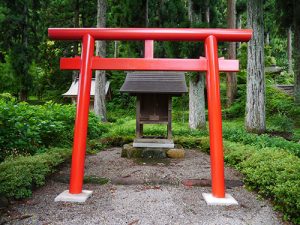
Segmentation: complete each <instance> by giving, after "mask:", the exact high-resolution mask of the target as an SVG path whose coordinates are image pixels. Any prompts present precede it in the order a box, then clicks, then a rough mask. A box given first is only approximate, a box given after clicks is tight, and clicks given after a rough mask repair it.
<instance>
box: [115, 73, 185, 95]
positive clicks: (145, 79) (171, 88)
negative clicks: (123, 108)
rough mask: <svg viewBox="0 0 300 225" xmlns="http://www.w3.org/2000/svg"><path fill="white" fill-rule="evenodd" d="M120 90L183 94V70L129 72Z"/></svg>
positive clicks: (132, 92) (133, 92)
mask: <svg viewBox="0 0 300 225" xmlns="http://www.w3.org/2000/svg"><path fill="white" fill-rule="evenodd" d="M120 91H121V92H127V93H131V94H135V93H161V94H174V95H178V94H183V93H187V87H186V82H185V76H184V73H183V72H165V71H164V72H156V71H155V72H150V71H147V72H144V71H139V72H129V73H127V76H126V79H125V82H124V84H123V86H122V87H121V89H120Z"/></svg>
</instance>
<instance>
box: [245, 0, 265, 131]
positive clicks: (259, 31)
mask: <svg viewBox="0 0 300 225" xmlns="http://www.w3.org/2000/svg"><path fill="white" fill-rule="evenodd" d="M247 26H248V28H251V29H253V37H252V39H251V40H250V42H249V43H248V56H247V57H248V63H247V102H246V121H245V125H246V129H247V130H248V131H250V132H255V133H263V132H264V131H265V129H266V118H265V78H264V20H263V0H249V1H248V5H247Z"/></svg>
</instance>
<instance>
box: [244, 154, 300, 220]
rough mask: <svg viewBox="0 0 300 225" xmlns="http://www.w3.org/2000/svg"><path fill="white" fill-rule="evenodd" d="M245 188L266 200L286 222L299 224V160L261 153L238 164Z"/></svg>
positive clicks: (289, 156) (288, 156)
mask: <svg viewBox="0 0 300 225" xmlns="http://www.w3.org/2000/svg"><path fill="white" fill-rule="evenodd" d="M240 167H241V171H242V173H243V174H245V175H246V179H245V181H246V183H247V184H248V186H250V187H251V188H253V189H254V190H257V191H258V193H259V194H261V195H263V196H265V197H268V198H269V197H271V198H272V199H273V201H274V203H275V206H276V208H277V209H279V210H280V211H283V212H284V213H285V216H286V217H287V218H288V219H291V218H293V219H294V222H296V223H298V224H300V218H299V212H300V159H299V158H297V157H296V156H294V155H292V154H289V153H287V152H285V151H274V150H273V149H263V150H261V151H257V152H255V153H254V154H253V155H251V156H250V157H249V158H248V159H247V160H245V161H243V162H242V163H241V164H240Z"/></svg>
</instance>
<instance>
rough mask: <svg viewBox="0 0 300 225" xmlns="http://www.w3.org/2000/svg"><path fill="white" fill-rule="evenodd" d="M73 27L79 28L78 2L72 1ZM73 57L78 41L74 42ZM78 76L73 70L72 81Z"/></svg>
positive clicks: (75, 53)
mask: <svg viewBox="0 0 300 225" xmlns="http://www.w3.org/2000/svg"><path fill="white" fill-rule="evenodd" d="M74 27H79V0H74ZM73 53H74V55H78V41H75V42H74V49H73ZM78 75H79V71H78V70H73V73H72V80H73V81H75V80H76V79H77V77H78Z"/></svg>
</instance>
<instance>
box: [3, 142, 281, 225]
mask: <svg viewBox="0 0 300 225" xmlns="http://www.w3.org/2000/svg"><path fill="white" fill-rule="evenodd" d="M69 169H70V165H69V164H68V163H66V164H65V165H64V166H63V167H62V168H61V170H60V171H59V172H58V173H56V174H54V175H53V176H51V177H50V178H49V179H48V181H47V184H46V185H45V186H44V187H42V188H40V189H38V190H36V191H35V192H34V193H33V197H32V198H30V199H26V200H23V201H21V202H15V203H13V204H12V206H11V207H10V208H9V210H8V211H7V213H6V214H5V216H4V217H3V218H2V223H3V224H41V225H46V224H113V225H122V224H127V225H138V224H143V225H144V224H145V225H147V224H155V225H156V224H157V225H160V224H163V225H167V224H170V225H175V224H180V225H181V224H189V225H192V224H201V225H213V224H215V225H223V224H224V225H225V224H226V225H233V224H234V225H246V224H247V225H254V224H257V225H258V224H263V225H276V224H283V223H282V221H281V219H280V218H279V216H278V215H277V213H276V212H274V211H273V210H272V208H271V206H270V205H269V203H268V202H266V201H264V200H259V199H258V196H257V195H256V194H255V193H251V192H249V191H247V190H246V189H245V188H244V186H243V183H242V182H241V180H242V177H241V175H240V174H239V172H237V171H235V170H234V169H232V168H228V167H226V168H225V176H226V186H227V193H229V194H231V195H232V196H233V197H234V198H235V199H236V200H237V201H238V203H239V205H236V206H208V205H207V204H206V203H205V201H204V199H203V197H202V193H210V192H211V188H210V163H209V155H207V154H204V153H201V152H199V151H196V150H187V151H186V157H185V158H184V159H163V160H156V161H140V160H134V159H126V158H121V148H111V149H107V150H106V151H102V152H100V153H98V154H97V155H90V156H87V158H86V164H85V175H86V181H87V183H86V184H85V185H84V189H86V190H93V191H94V192H93V195H92V197H91V198H90V199H88V200H87V201H86V202H85V203H63V202H54V198H55V197H56V196H57V195H58V194H60V193H61V192H62V191H64V190H67V189H68V178H69ZM101 178H108V179H109V180H110V181H109V182H108V183H106V184H100V183H102V179H101ZM191 185H193V186H191ZM0 224H1V222H0Z"/></svg>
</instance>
